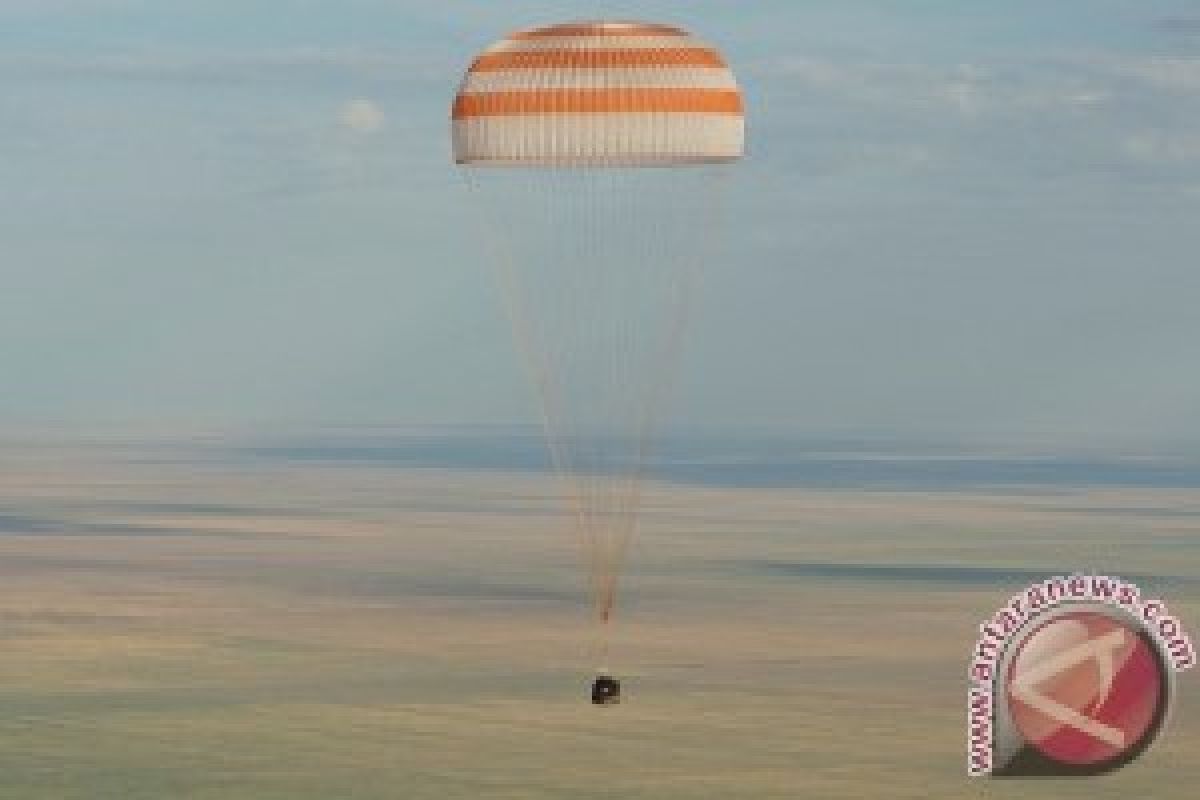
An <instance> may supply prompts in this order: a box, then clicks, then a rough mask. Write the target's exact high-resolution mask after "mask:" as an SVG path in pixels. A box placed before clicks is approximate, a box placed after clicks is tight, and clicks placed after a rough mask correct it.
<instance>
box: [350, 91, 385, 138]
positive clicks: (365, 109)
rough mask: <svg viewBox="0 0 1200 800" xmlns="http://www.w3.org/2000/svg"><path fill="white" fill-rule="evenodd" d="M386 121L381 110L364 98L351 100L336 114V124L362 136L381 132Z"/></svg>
mask: <svg viewBox="0 0 1200 800" xmlns="http://www.w3.org/2000/svg"><path fill="white" fill-rule="evenodd" d="M386 121H387V116H386V115H385V114H384V113H383V109H382V108H380V107H379V106H378V105H377V104H376V103H375V102H373V101H371V100H368V99H366V98H364V97H359V98H356V99H354V100H351V101H350V102H348V103H346V104H345V105H344V106H342V108H341V110H340V111H339V112H338V123H339V124H340V125H341V126H342V127H343V128H345V129H346V130H349V131H353V132H354V133H360V134H364V135H367V134H372V133H376V132H378V131H380V130H382V129H383V126H384V123H385V122H386Z"/></svg>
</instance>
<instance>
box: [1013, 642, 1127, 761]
mask: <svg viewBox="0 0 1200 800" xmlns="http://www.w3.org/2000/svg"><path fill="white" fill-rule="evenodd" d="M1124 645H1125V631H1124V630H1122V629H1120V628H1118V629H1117V630H1115V631H1113V632H1112V633H1108V634H1105V635H1104V636H1101V637H1099V638H1097V639H1091V640H1089V641H1086V642H1084V643H1083V644H1079V645H1076V646H1075V647H1072V648H1071V649H1070V650H1064V651H1063V652H1061V653H1059V654H1058V655H1056V656H1054V657H1053V658H1048V659H1046V660H1045V661H1043V662H1042V663H1041V664H1038V665H1036V666H1034V667H1032V668H1031V669H1029V670H1027V671H1025V672H1022V673H1021V674H1020V675H1018V676H1017V677H1016V678H1015V679H1014V680H1013V682H1012V692H1013V694H1014V695H1015V696H1016V697H1017V699H1018V700H1020V701H1021V702H1022V703H1025V704H1026V705H1027V706H1029V707H1030V708H1033V709H1036V710H1037V711H1040V712H1042V713H1043V714H1045V715H1046V716H1047V717H1049V718H1050V719H1052V720H1054V721H1055V722H1059V723H1062V724H1063V725H1068V726H1070V727H1072V728H1074V729H1075V730H1078V731H1081V732H1083V733H1086V734H1087V735H1088V736H1091V737H1092V738H1093V739H1099V740H1100V741H1102V742H1104V743H1105V744H1110V745H1112V746H1113V747H1117V748H1121V747H1124V746H1125V733H1124V731H1122V730H1120V729H1119V728H1114V727H1112V726H1110V725H1105V724H1104V723H1102V722H1097V721H1096V720H1094V719H1092V718H1091V717H1085V716H1084V715H1083V714H1080V713H1079V712H1078V711H1076V710H1075V709H1073V708H1071V707H1070V706H1065V705H1063V704H1062V703H1060V702H1058V701H1057V700H1054V699H1052V698H1050V697H1047V696H1046V695H1044V694H1042V693H1041V692H1039V691H1038V690H1037V688H1036V687H1037V685H1038V684H1039V683H1041V682H1042V681H1044V680H1046V679H1048V678H1053V677H1054V676H1055V675H1058V674H1060V673H1062V672H1065V671H1066V670H1069V669H1071V668H1072V667H1075V666H1078V665H1079V664H1082V663H1084V662H1086V661H1094V662H1095V663H1096V666H1097V667H1098V668H1099V669H1100V675H1101V677H1102V678H1103V679H1104V694H1103V695H1102V696H1101V697H1100V700H1099V701H1098V702H1097V704H1096V707H1097V708H1099V707H1100V706H1102V705H1103V704H1104V701H1106V700H1107V699H1108V695H1109V693H1110V692H1111V691H1112V684H1113V676H1114V674H1115V672H1116V658H1115V657H1114V654H1115V653H1116V651H1118V650H1120V649H1121V648H1122V647H1123V646H1124Z"/></svg>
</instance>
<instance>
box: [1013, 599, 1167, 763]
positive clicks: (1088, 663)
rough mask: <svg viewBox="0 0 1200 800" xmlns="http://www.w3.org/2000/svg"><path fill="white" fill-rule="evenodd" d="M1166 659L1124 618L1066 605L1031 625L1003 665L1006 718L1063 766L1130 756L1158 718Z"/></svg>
mask: <svg viewBox="0 0 1200 800" xmlns="http://www.w3.org/2000/svg"><path fill="white" fill-rule="evenodd" d="M1168 686H1169V684H1168V675H1167V672H1166V665H1165V664H1164V663H1163V660H1162V658H1161V656H1160V655H1159V652H1158V649H1157V647H1156V646H1155V644H1154V643H1153V642H1152V641H1150V639H1149V637H1147V635H1146V634H1145V633H1144V632H1143V631H1142V630H1141V629H1140V628H1138V627H1137V626H1136V625H1135V624H1134V623H1133V622H1132V620H1131V621H1129V622H1128V623H1127V622H1125V621H1123V620H1121V619H1118V618H1115V617H1113V616H1110V615H1108V614H1104V613H1101V612H1097V611H1073V612H1067V613H1065V614H1061V615H1059V616H1056V617H1055V618H1053V619H1051V620H1049V621H1048V622H1045V623H1043V624H1042V625H1040V626H1039V627H1037V628H1035V629H1034V630H1033V631H1032V632H1031V633H1030V634H1029V635H1028V636H1027V637H1026V638H1025V639H1024V641H1022V642H1021V645H1020V647H1019V648H1018V650H1017V654H1016V657H1015V659H1014V660H1013V662H1012V667H1011V668H1010V669H1009V671H1008V680H1007V695H1008V706H1009V712H1010V713H1011V716H1012V721H1013V724H1014V725H1015V726H1016V728H1017V730H1018V732H1019V733H1020V734H1021V737H1022V738H1023V739H1024V740H1025V741H1026V742H1027V743H1028V744H1029V746H1031V747H1033V748H1035V749H1036V750H1037V751H1038V752H1040V753H1041V754H1042V755H1044V756H1045V757H1047V758H1049V759H1051V760H1052V761H1054V762H1057V763H1059V764H1061V765H1064V766H1068V767H1078V768H1086V767H1104V766H1116V765H1118V764H1120V763H1125V762H1127V761H1129V760H1131V759H1133V758H1136V757H1137V755H1138V754H1140V753H1141V752H1142V751H1143V750H1144V749H1145V748H1146V747H1147V746H1148V745H1149V744H1150V742H1151V741H1152V740H1153V738H1154V736H1155V735H1156V734H1157V733H1158V729H1159V728H1160V727H1161V725H1162V721H1163V719H1164V717H1165V714H1166V706H1167V701H1168V697H1167V695H1168Z"/></svg>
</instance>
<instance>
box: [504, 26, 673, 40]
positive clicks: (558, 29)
mask: <svg viewBox="0 0 1200 800" xmlns="http://www.w3.org/2000/svg"><path fill="white" fill-rule="evenodd" d="M552 36H680V37H683V36H687V33H686V32H685V31H683V30H680V29H679V28H673V27H671V26H670V25H658V24H655V23H650V22H569V23H566V24H564V25H550V26H547V27H545V28H535V29H532V30H526V31H518V32H517V33H514V34H511V35H510V36H509V37H508V38H509V39H545V38H548V37H552Z"/></svg>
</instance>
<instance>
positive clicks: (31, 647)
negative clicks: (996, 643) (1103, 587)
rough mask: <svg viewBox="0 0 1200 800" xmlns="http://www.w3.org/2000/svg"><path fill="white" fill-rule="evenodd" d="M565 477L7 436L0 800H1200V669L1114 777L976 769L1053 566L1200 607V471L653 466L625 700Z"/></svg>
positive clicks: (634, 591) (623, 656)
mask: <svg viewBox="0 0 1200 800" xmlns="http://www.w3.org/2000/svg"><path fill="white" fill-rule="evenodd" d="M554 488H555V487H554V484H553V482H552V481H550V480H548V479H544V478H542V477H539V476H530V475H525V476H522V475H510V474H503V473H496V472H492V473H468V472H454V471H422V470H399V469H390V468H385V467H381V466H378V465H376V466H372V467H356V466H351V465H322V464H319V463H314V464H308V465H279V464H275V465H268V464H261V463H260V464H255V463H247V464H240V465H239V464H229V463H224V462H220V461H218V460H211V461H210V460H205V459H203V458H196V459H193V460H187V459H179V458H170V457H162V458H157V459H156V458H146V457H145V453H143V452H141V451H138V452H136V453H135V452H132V451H127V450H124V449H122V448H121V447H120V446H118V445H116V444H112V443H109V444H105V445H103V446H100V445H96V446H92V447H89V448H65V447H64V448H61V449H57V450H54V449H44V448H42V449H39V448H26V449H21V448H9V450H8V451H7V453H6V456H5V462H4V470H3V472H2V473H0V618H2V621H3V625H2V627H0V640H2V642H3V653H4V655H3V658H2V659H0V703H2V708H3V713H2V714H0V797H3V798H14V799H15V800H72V799H74V798H79V799H81V800H82V799H83V798H87V800H98V799H101V798H122V799H125V800H138V799H140V798H153V799H154V800H162V799H163V798H214V799H216V798H222V799H225V798H239V799H240V798H245V799H246V800H251V799H253V800H268V799H271V800H275V799H278V800H285V799H286V800H302V799H303V798H403V799H404V800H451V799H453V798H512V799H513V800H517V799H518V798H520V799H521V800H539V799H541V798H545V799H547V800H549V799H550V798H558V799H561V798H572V799H573V798H580V799H581V800H582V798H646V800H651V799H653V800H673V799H675V798H679V799H682V798H689V799H692V800H700V798H722V799H723V800H724V799H727V798H764V799H765V798H780V799H781V800H782V798H798V797H811V798H829V799H833V798H930V797H934V798H941V797H945V798H960V797H972V796H986V797H996V798H1010V797H1011V798H1024V797H1038V798H1041V797H1045V798H1056V800H1057V799H1058V798H1083V797H1087V798H1096V797H1113V798H1116V797H1127V796H1130V795H1137V796H1141V797H1146V798H1155V800H1160V799H1161V800H1168V799H1169V798H1192V797H1195V796H1196V788H1195V787H1196V786H1197V785H1200V703H1198V702H1197V700H1200V682H1198V681H1200V676H1197V675H1195V674H1185V675H1183V676H1181V681H1180V687H1179V688H1180V702H1179V704H1178V707H1177V709H1176V714H1175V717H1174V719H1173V722H1172V725H1171V728H1170V730H1169V733H1168V735H1167V736H1166V738H1164V739H1163V740H1161V741H1160V742H1159V743H1158V744H1157V745H1156V746H1155V747H1154V748H1153V749H1152V750H1151V751H1150V752H1149V753H1148V754H1147V755H1146V757H1145V758H1143V759H1142V760H1141V761H1140V762H1138V763H1137V764H1134V765H1133V766H1131V767H1129V768H1127V769H1126V770H1124V771H1122V772H1120V773H1117V774H1115V775H1112V776H1109V777H1106V778H1103V779H1098V780H1091V781H1079V782H1061V781H1058V782H1042V783H1028V782H1023V783H1015V782H1010V783H998V782H968V781H967V780H966V778H965V777H964V766H963V765H964V755H963V726H964V716H965V710H964V698H965V668H966V658H967V655H968V652H969V649H970V647H971V645H972V644H973V639H974V633H975V626H976V624H977V623H978V622H979V621H981V620H982V619H983V618H984V617H985V616H987V615H988V614H989V613H990V612H991V611H992V610H993V609H994V608H995V607H996V606H998V605H999V604H1001V603H1002V602H1003V601H1004V600H1005V599H1006V598H1007V597H1008V594H1009V593H1010V592H1012V591H1015V590H1017V589H1019V588H1021V586H1022V585H1023V584H1024V583H1025V582H1027V581H1028V580H1029V576H1030V575H1040V574H1043V573H1052V572H1056V571H1062V570H1071V569H1094V570H1097V571H1102V572H1106V573H1111V574H1123V575H1129V576H1131V577H1134V578H1135V579H1136V580H1141V581H1143V582H1145V583H1147V584H1148V585H1150V586H1151V587H1153V588H1155V589H1158V590H1161V591H1162V592H1163V593H1164V594H1165V595H1166V597H1167V598H1168V599H1169V600H1170V601H1171V603H1172V606H1173V609H1174V610H1175V611H1176V612H1177V613H1178V614H1179V615H1181V616H1182V617H1183V618H1184V619H1185V620H1186V621H1189V622H1190V623H1191V627H1192V631H1193V633H1195V632H1196V631H1197V630H1198V628H1200V537H1197V534H1196V530H1195V519H1196V517H1194V516H1193V512H1195V511H1196V510H1197V498H1196V497H1195V495H1194V492H1185V491H1178V490H1174V491H1172V490H1149V489H1146V490H1116V489H1111V490H1103V491H1085V490H1061V491H1056V492H1053V493H1048V492H1044V491H1037V490H1032V489H1031V490H1029V491H1024V490H1020V489H1014V488H1009V489H1006V490H1003V491H999V490H998V491H989V492H983V491H980V492H975V493H967V492H955V493H937V492H878V491H875V492H867V491H840V492H839V491H802V490H758V489H717V488H697V487H683V486H666V485H663V486H658V487H655V489H654V490H653V491H652V492H651V493H650V495H649V497H648V498H647V514H646V522H645V530H644V534H643V536H642V537H641V539H640V541H639V543H638V545H637V547H636V549H635V552H634V553H633V558H634V563H633V566H632V568H631V570H630V576H629V583H628V586H627V589H628V591H627V592H626V594H625V598H624V601H623V602H624V603H625V605H624V607H623V608H622V613H623V620H622V623H621V628H620V632H619V638H618V643H617V654H616V657H615V658H614V664H613V666H614V667H615V668H616V669H617V671H618V672H619V673H620V674H621V675H622V676H623V677H625V678H626V685H627V698H628V699H627V701H626V702H625V703H624V704H623V705H621V706H619V707H617V708H610V709H597V708H593V707H591V706H589V705H587V703H586V698H585V688H586V684H587V682H588V679H589V677H590V675H589V673H590V670H591V668H592V667H593V664H591V663H590V662H589V657H588V651H589V646H590V642H589V635H588V628H587V625H586V624H585V617H584V611H583V603H582V599H581V597H580V592H579V591H578V585H579V580H578V575H579V571H578V569H577V565H576V563H575V549H574V547H573V544H572V542H571V541H570V540H569V539H567V538H565V537H564V534H563V533H562V531H561V530H560V527H559V520H558V518H557V516H556V514H555V509H556V508H557V506H556V502H555V500H554V498H553V491H554ZM964 568H966V569H964Z"/></svg>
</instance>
